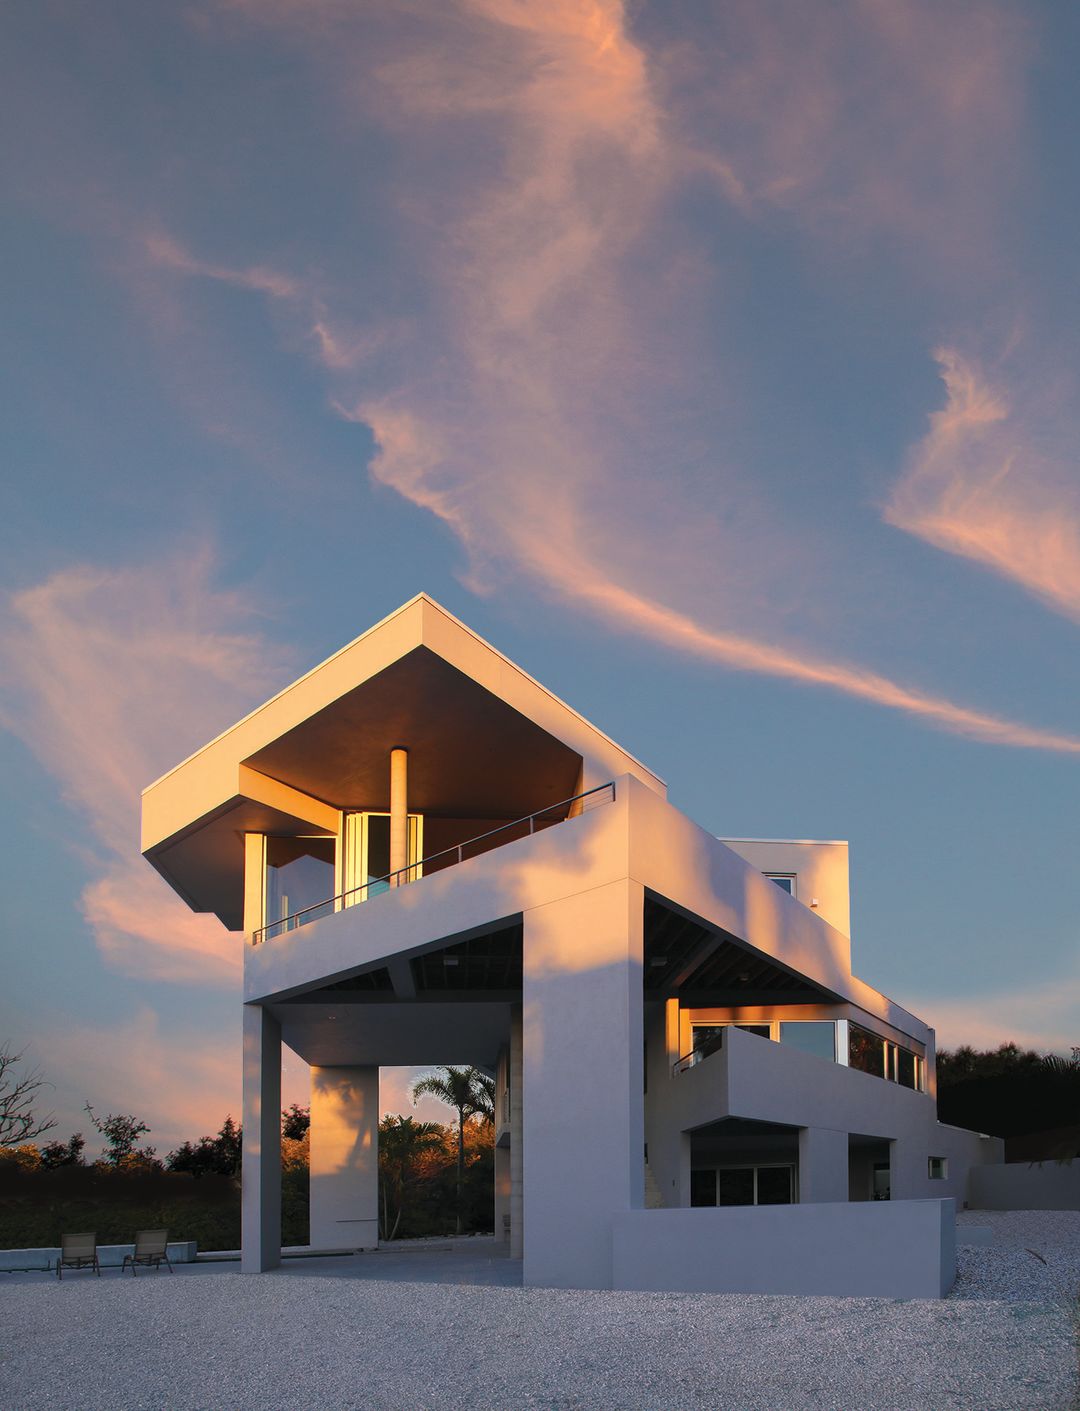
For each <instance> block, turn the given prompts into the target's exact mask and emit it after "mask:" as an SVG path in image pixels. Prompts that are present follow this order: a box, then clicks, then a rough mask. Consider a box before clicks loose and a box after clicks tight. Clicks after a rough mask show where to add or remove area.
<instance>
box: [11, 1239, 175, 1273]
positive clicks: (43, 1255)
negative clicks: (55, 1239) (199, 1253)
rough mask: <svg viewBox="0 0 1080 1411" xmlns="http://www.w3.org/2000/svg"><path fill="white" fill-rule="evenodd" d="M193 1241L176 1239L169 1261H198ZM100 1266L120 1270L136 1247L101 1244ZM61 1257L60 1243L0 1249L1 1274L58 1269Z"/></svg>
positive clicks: (172, 1243)
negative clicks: (57, 1262) (126, 1255)
mask: <svg viewBox="0 0 1080 1411" xmlns="http://www.w3.org/2000/svg"><path fill="white" fill-rule="evenodd" d="M196 1248H197V1246H196V1243H195V1241H194V1240H176V1241H174V1242H170V1244H169V1259H170V1260H171V1262H172V1263H173V1264H190V1263H192V1261H193V1260H194V1258H195V1253H196ZM97 1252H98V1263H99V1264H100V1265H101V1267H102V1268H103V1269H112V1268H117V1269H119V1268H120V1266H121V1265H122V1264H123V1262H124V1255H125V1254H134V1253H135V1246H134V1245H133V1244H99V1245H98V1250H97ZM59 1258H60V1246H59V1245H58V1244H54V1245H51V1246H50V1245H46V1246H44V1247H43V1248H41V1249H0V1274H3V1273H14V1272H15V1271H16V1270H19V1269H55V1268H56V1261H57V1260H58V1259H59Z"/></svg>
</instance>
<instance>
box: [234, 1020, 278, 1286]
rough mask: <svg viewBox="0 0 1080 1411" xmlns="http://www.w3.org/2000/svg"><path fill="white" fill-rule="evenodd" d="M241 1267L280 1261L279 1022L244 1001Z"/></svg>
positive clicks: (259, 1268)
mask: <svg viewBox="0 0 1080 1411" xmlns="http://www.w3.org/2000/svg"><path fill="white" fill-rule="evenodd" d="M240 1228H241V1254H240V1272H241V1273H243V1274H261V1273H262V1272H263V1271H264V1270H265V1269H276V1268H277V1266H278V1265H279V1264H280V1263H281V1026H280V1025H279V1024H278V1022H277V1020H276V1019H275V1018H274V1017H273V1015H272V1014H271V1013H270V1012H269V1010H267V1009H264V1008H263V1007H262V1005H258V1004H245V1005H244V1161H243V1167H242V1194H241V1201H240Z"/></svg>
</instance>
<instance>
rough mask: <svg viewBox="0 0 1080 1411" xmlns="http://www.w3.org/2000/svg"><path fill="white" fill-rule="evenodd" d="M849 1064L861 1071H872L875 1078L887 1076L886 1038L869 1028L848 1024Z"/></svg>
mask: <svg viewBox="0 0 1080 1411" xmlns="http://www.w3.org/2000/svg"><path fill="white" fill-rule="evenodd" d="M848 1064H849V1066H850V1067H852V1068H857V1069H858V1070H859V1072H860V1073H872V1074H873V1075H874V1077H875V1078H883V1077H884V1076H885V1040H884V1039H883V1038H882V1037H881V1035H880V1034H871V1033H870V1031H869V1030H868V1029H860V1028H859V1026H858V1025H857V1024H849V1025H848Z"/></svg>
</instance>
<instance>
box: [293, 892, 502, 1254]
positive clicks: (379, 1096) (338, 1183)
mask: <svg viewBox="0 0 1080 1411" xmlns="http://www.w3.org/2000/svg"><path fill="white" fill-rule="evenodd" d="M521 984H522V921H521V918H520V916H512V917H507V918H503V919H502V920H501V921H499V922H496V923H493V924H491V925H490V926H487V927H484V928H482V929H478V930H476V931H470V932H468V933H466V934H458V935H454V936H449V937H444V938H443V939H442V940H440V941H438V942H436V943H433V944H431V945H428V946H424V947H420V948H418V949H417V950H415V951H413V952H406V953H403V954H401V955H397V956H394V957H393V958H392V959H390V960H384V961H382V962H380V963H372V964H369V965H367V966H362V967H357V969H356V970H354V971H351V972H347V973H344V974H340V973H339V974H338V975H335V976H333V977H331V978H328V979H325V980H323V981H320V982H319V983H318V984H316V985H313V986H309V987H307V988H304V989H302V990H298V991H296V992H293V993H290V994H288V995H286V996H282V997H280V998H279V999H278V1000H277V1001H276V1002H274V1003H272V1004H271V1005H270V1006H268V1007H269V1009H270V1010H271V1013H272V1014H273V1016H274V1017H275V1018H276V1019H277V1020H278V1022H279V1023H280V1025H281V1037H282V1041H283V1043H284V1044H286V1045H287V1046H288V1047H289V1048H290V1049H292V1050H293V1052H294V1053H296V1054H297V1056H298V1057H299V1058H301V1059H302V1060H303V1061H304V1062H306V1063H308V1064H309V1065H310V1066H311V1067H312V1069H313V1075H312V1135H311V1212H312V1219H311V1239H312V1242H313V1243H315V1244H318V1245H319V1246H320V1247H322V1246H324V1245H328V1244H331V1243H332V1244H335V1245H336V1244H337V1243H339V1241H336V1240H333V1239H332V1230H333V1229H334V1228H335V1225H334V1223H332V1221H331V1217H330V1215H329V1214H328V1211H329V1210H330V1208H331V1206H332V1207H333V1209H334V1210H335V1211H337V1212H338V1213H337V1214H336V1215H335V1216H334V1221H336V1224H337V1225H340V1226H341V1228H342V1229H343V1230H346V1232H347V1228H346V1225H344V1224H342V1221H343V1220H345V1215H344V1214H342V1213H341V1212H347V1211H348V1210H349V1209H350V1208H351V1206H352V1205H356V1207H357V1208H360V1207H363V1210H364V1211H367V1209H368V1206H369V1205H370V1206H371V1211H370V1212H369V1213H367V1214H366V1215H364V1214H361V1215H360V1216H358V1217H357V1219H358V1220H361V1219H364V1218H366V1219H367V1220H369V1221H370V1220H371V1219H374V1218H375V1210H376V1206H375V1204H374V1197H373V1190H374V1186H375V1180H376V1178H375V1171H376V1170H377V1166H378V1140H379V1137H378V1120H379V1116H380V1115H381V1113H382V1110H383V1108H384V1107H386V1105H387V1104H386V1100H385V1096H384V1094H383V1093H381V1092H380V1080H379V1072H380V1070H381V1069H388V1068H398V1069H400V1068H432V1067H437V1066H439V1065H442V1064H453V1065H455V1066H460V1067H464V1066H469V1065H471V1066H474V1067H477V1068H479V1069H481V1070H483V1071H484V1072H485V1073H487V1074H488V1075H489V1076H490V1077H492V1078H493V1079H496V1089H497V1090H496V1094H495V1099H496V1100H495V1132H494V1137H495V1143H496V1149H495V1154H494V1167H495V1173H494V1180H495V1189H494V1191H493V1210H492V1224H491V1226H489V1228H493V1229H494V1230H495V1233H496V1235H497V1236H500V1237H502V1238H507V1239H509V1240H510V1244H511V1246H512V1247H516V1245H517V1243H518V1242H517V1240H516V1239H514V1238H513V1225H514V1220H515V1218H516V1220H517V1222H518V1224H519V1225H520V1220H521V1210H520V1204H519V1203H517V1202H515V1201H514V1200H513V1198H512V1195H513V1192H512V1190H511V1176H510V1173H511V1154H512V1147H513V1142H514V1136H515V1135H516V1133H517V1132H518V1131H519V1124H520V1103H517V1104H516V1105H515V1104H513V1103H512V1102H511V1100H510V1085H511V1082H513V1083H514V1086H515V1088H516V1087H517V1086H518V1082H519V1079H518V1078H517V1077H515V1076H514V1075H512V1072H511V1068H510V1064H509V1062H508V1059H509V1055H510V1050H511V1045H512V1039H513V1035H514V1032H515V1024H516V1025H517V1029H518V1031H520V1007H521ZM383 1081H384V1082H385V1078H384V1080H383ZM395 1091H399V1088H398V1085H397V1084H395ZM361 1092H363V1093H364V1096H363V1099H362V1100H359V1099H355V1100H354V1099H350V1098H349V1097H348V1094H350V1093H352V1094H360V1093H361ZM342 1094H344V1095H345V1100H344V1101H343V1100H342V1098H341V1095H342ZM392 1103H393V1106H392V1107H391V1108H390V1111H391V1112H392V1115H398V1114H397V1108H398V1107H399V1106H401V1105H402V1104H401V1102H400V1100H399V1098H398V1097H397V1096H395V1098H394V1099H392ZM405 1103H406V1105H405V1106H404V1110H403V1113H402V1114H401V1115H404V1116H410V1115H413V1114H412V1113H411V1111H410V1108H409V1106H408V1099H407V1098H406V1100H405ZM372 1104H374V1106H375V1108H376V1111H375V1112H374V1113H372V1111H371V1109H372ZM372 1118H373V1120H372ZM440 1120H444V1121H445V1123H446V1125H451V1124H453V1123H454V1122H455V1121H456V1118H454V1117H451V1116H450V1114H447V1117H446V1119H440ZM320 1124H321V1130H320ZM350 1124H351V1125H350ZM343 1162H345V1163H346V1164H347V1166H348V1167H350V1168H351V1169H352V1171H353V1173H354V1174H353V1176H352V1177H350V1175H349V1171H348V1170H347V1169H343V1168H342V1163H343ZM350 1185H351V1188H352V1189H354V1190H355V1191H356V1192H358V1193H359V1192H365V1193H366V1194H363V1195H360V1194H358V1195H357V1198H356V1200H355V1201H352V1199H351V1197H350V1195H349V1187H350ZM320 1205H321V1212H320ZM378 1209H379V1210H380V1211H381V1206H380V1207H378ZM341 1242H343V1243H348V1241H347V1240H344V1241H341Z"/></svg>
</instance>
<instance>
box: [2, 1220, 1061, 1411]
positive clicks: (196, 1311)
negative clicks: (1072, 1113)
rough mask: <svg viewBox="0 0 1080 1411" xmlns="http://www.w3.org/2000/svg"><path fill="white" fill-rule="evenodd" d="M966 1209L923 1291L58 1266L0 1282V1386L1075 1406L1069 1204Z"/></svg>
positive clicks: (304, 1397)
mask: <svg viewBox="0 0 1080 1411" xmlns="http://www.w3.org/2000/svg"><path fill="white" fill-rule="evenodd" d="M965 1218H966V1219H967V1220H968V1222H969V1223H972V1224H981V1225H992V1226H994V1228H995V1232H996V1235H997V1238H998V1240H999V1241H1000V1243H999V1244H997V1245H995V1246H991V1247H989V1248H985V1249H982V1248H975V1247H968V1248H963V1249H962V1250H961V1263H962V1271H963V1272H962V1276H961V1279H960V1280H959V1281H958V1285H957V1289H956V1292H955V1294H954V1296H953V1297H951V1298H949V1299H946V1300H943V1301H940V1302H930V1301H926V1302H921V1301H920V1302H906V1303H901V1302H894V1301H890V1300H885V1299H832V1298H805V1299H802V1298H800V1299H796V1298H763V1297H752V1298H751V1297H736V1296H731V1295H708V1294H643V1293H589V1292H580V1291H576V1290H575V1291H567V1290H556V1289H522V1288H513V1287H501V1288H500V1287H491V1286H482V1285H476V1284H473V1283H444V1284H434V1283H412V1282H393V1281H390V1280H388V1279H381V1278H374V1277H366V1278H357V1277H354V1276H345V1277H340V1276H339V1277H335V1276H334V1275H333V1274H332V1273H326V1274H321V1273H320V1274H305V1275H299V1274H298V1273H296V1272H294V1271H293V1270H292V1269H290V1268H289V1267H288V1266H286V1267H285V1268H284V1269H282V1270H281V1271H278V1272H276V1273H274V1274H272V1275H268V1276H265V1277H263V1278H254V1279H252V1278H242V1277H241V1276H240V1275H239V1274H238V1273H236V1272H235V1266H232V1265H218V1266H201V1267H198V1268H197V1269H193V1270H191V1271H190V1272H188V1273H185V1274H183V1275H179V1276H177V1277H170V1276H168V1275H167V1274H165V1275H153V1276H148V1275H143V1276H142V1277H140V1278H138V1279H122V1278H121V1277H120V1276H119V1275H118V1274H117V1275H112V1276H111V1277H110V1276H105V1277H103V1278H102V1279H100V1280H98V1279H95V1278H92V1277H88V1276H83V1277H80V1278H77V1279H76V1278H70V1279H65V1281H64V1282H63V1283H57V1282H56V1281H55V1280H53V1279H48V1278H45V1277H44V1276H42V1275H16V1276H10V1277H7V1278H4V1279H0V1327H2V1329H3V1332H2V1333H0V1404H2V1405H3V1406H4V1407H5V1408H9V1409H10V1411H37V1408H46V1407H49V1408H58V1407H63V1408H79V1411H98V1408H101V1411H106V1408H108V1411H136V1408H149V1409H150V1411H248V1408H260V1409H261V1411H265V1409H266V1408H279V1409H280V1411H293V1409H294V1408H295V1411H323V1408H326V1409H327V1411H352V1408H357V1411H360V1408H363V1411H466V1408H468V1411H517V1408H544V1411H586V1408H594V1407H595V1408H603V1409H604V1411H681V1409H682V1408H709V1411H714V1408H722V1409H723V1408H726V1409H727V1411H787V1409H788V1408H791V1411H803V1408H819V1407H820V1408H835V1411H841V1408H843V1411H847V1408H850V1409H851V1411H954V1408H955V1411H1027V1408H1031V1411H1067V1408H1075V1407H1076V1406H1077V1405H1078V1400H1077V1393H1078V1380H1077V1358H1076V1340H1075V1333H1076V1327H1075V1312H1076V1301H1075V1300H1076V1294H1077V1291H1078V1290H1080V1213H1078V1214H1072V1213H1067V1214H1064V1215H1061V1214H1040V1213H1031V1214H1023V1215H1017V1214H1013V1213H1009V1214H1007V1215H1004V1214H1003V1215H998V1214H993V1215H990V1214H985V1213H983V1212H979V1213H977V1214H972V1215H970V1216H968V1217H965ZM1029 1249H1032V1250H1035V1251H1036V1253H1038V1254H1040V1255H1042V1258H1043V1259H1045V1260H1046V1261H1047V1262H1046V1263H1045V1264H1043V1263H1042V1262H1041V1260H1040V1259H1037V1258H1035V1257H1034V1256H1033V1255H1031V1254H1029V1253H1028V1252H1027V1251H1028V1250H1029ZM477 1255H478V1257H482V1256H483V1251H480V1250H478V1251H477ZM379 1257H380V1258H381V1256H379ZM397 1257H399V1258H402V1259H404V1258H406V1256H397ZM331 1262H332V1261H327V1263H331ZM336 1263H337V1264H338V1265H339V1266H344V1265H346V1264H347V1263H352V1264H353V1266H354V1267H355V1265H356V1264H357V1263H360V1261H344V1260H342V1261H336ZM365 1267H371V1268H377V1267H378V1265H377V1263H376V1261H375V1260H372V1261H370V1263H369V1265H368V1266H365ZM386 1267H389V1266H386ZM447 1267H448V1268H449V1267H450V1266H449V1265H448V1266H447ZM1048 1271H1049V1272H1048ZM342 1273H344V1269H342Z"/></svg>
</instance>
